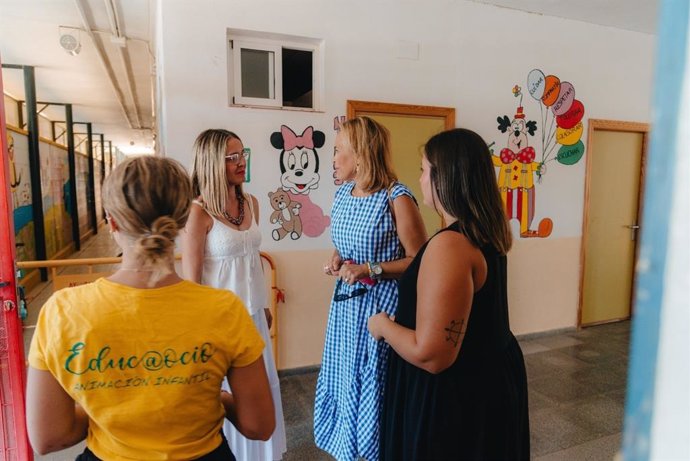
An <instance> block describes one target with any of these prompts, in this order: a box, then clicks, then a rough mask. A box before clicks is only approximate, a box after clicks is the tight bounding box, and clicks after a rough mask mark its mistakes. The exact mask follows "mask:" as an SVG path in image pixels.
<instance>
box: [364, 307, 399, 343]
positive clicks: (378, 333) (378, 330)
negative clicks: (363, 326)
mask: <svg viewBox="0 0 690 461" xmlns="http://www.w3.org/2000/svg"><path fill="white" fill-rule="evenodd" d="M394 320H395V316H394V315H391V316H390V317H389V316H388V314H386V313H385V312H379V313H378V314H374V315H372V316H371V317H369V320H368V321H367V328H368V329H369V333H371V336H373V337H374V339H375V340H376V341H381V340H382V339H383V325H385V323H386V322H391V321H394Z"/></svg>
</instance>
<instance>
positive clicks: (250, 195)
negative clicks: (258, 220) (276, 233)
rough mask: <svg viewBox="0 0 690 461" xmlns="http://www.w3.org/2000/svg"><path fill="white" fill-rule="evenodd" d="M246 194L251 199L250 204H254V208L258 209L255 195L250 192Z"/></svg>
mask: <svg viewBox="0 0 690 461" xmlns="http://www.w3.org/2000/svg"><path fill="white" fill-rule="evenodd" d="M247 195H248V196H249V198H250V199H251V201H252V205H254V209H255V210H258V209H259V200H258V199H257V198H256V197H255V196H253V195H252V194H247Z"/></svg>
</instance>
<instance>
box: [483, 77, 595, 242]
mask: <svg viewBox="0 0 690 461" xmlns="http://www.w3.org/2000/svg"><path fill="white" fill-rule="evenodd" d="M527 91H528V92H529V94H530V96H531V97H532V98H534V99H535V100H536V101H537V102H538V103H539V109H540V113H541V118H540V119H539V120H538V121H537V120H526V117H527V116H526V114H525V112H524V107H523V105H522V98H523V94H522V88H521V87H519V86H518V85H515V86H514V87H513V96H515V97H516V98H517V97H519V98H520V102H519V104H518V107H517V110H516V112H515V115H514V116H513V118H512V120H511V118H509V117H508V116H507V115H504V116H502V117H501V116H499V117H498V118H497V119H496V121H497V122H498V130H499V131H501V133H506V134H507V135H508V142H507V146H506V147H504V148H503V149H501V150H500V153H499V155H496V154H493V149H492V154H493V155H492V157H493V163H494V165H495V166H496V167H498V168H499V171H498V185H499V188H500V190H501V198H502V199H503V203H504V205H505V207H506V214H507V215H508V218H509V219H517V220H518V221H519V222H520V237H523V238H529V237H541V238H545V237H548V236H549V235H551V231H552V230H553V221H552V220H551V219H550V218H543V219H541V220H540V221H539V224H538V226H537V229H533V228H532V221H533V219H534V215H535V203H536V191H535V184H534V175H536V177H537V183H540V182H541V179H542V175H544V174H545V173H546V164H547V163H548V162H552V161H554V160H555V161H557V162H558V163H560V164H562V165H574V164H576V163H577V162H578V161H579V160H580V159H581V158H582V156H583V155H584V152H585V146H584V144H583V143H582V141H581V140H580V138H581V137H582V133H583V131H584V128H583V125H582V117H583V116H584V114H585V108H584V106H583V104H582V102H580V101H578V100H577V99H575V87H574V86H573V85H572V84H571V83H569V82H561V80H560V79H559V78H558V77H556V76H555V75H544V73H543V72H542V71H541V70H539V69H534V70H532V71H531V72H530V73H529V74H528V75H527ZM538 122H540V123H541V129H539V128H538V125H537V123H538ZM537 131H539V134H537ZM535 135H536V136H537V138H536V139H540V138H541V156H540V159H539V160H537V152H536V150H535V148H534V146H530V145H529V136H531V137H533V136H535ZM492 145H493V143H492ZM489 147H491V146H489Z"/></svg>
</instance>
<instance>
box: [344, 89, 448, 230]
mask: <svg viewBox="0 0 690 461" xmlns="http://www.w3.org/2000/svg"><path fill="white" fill-rule="evenodd" d="M347 115H348V118H352V117H354V116H358V115H366V116H368V117H371V118H373V119H374V120H376V121H377V122H379V123H381V124H382V125H383V126H385V127H386V128H388V130H389V131H390V134H391V150H392V157H393V158H392V159H393V166H394V168H395V172H396V173H397V175H398V180H399V181H400V182H402V183H403V184H405V185H406V186H407V187H409V188H410V190H411V191H412V193H413V194H414V196H415V198H416V199H417V202H418V203H419V209H420V211H421V212H422V219H423V220H424V225H425V227H426V232H427V235H429V236H432V235H433V234H434V233H435V232H436V231H437V230H439V229H440V228H441V225H442V223H441V218H440V216H439V215H438V214H437V213H436V212H435V211H434V210H432V209H431V208H429V207H427V206H424V204H423V203H422V200H423V196H422V190H421V188H420V186H419V176H420V174H421V171H420V168H421V161H422V150H423V147H424V144H425V143H426V141H427V140H428V139H429V138H430V137H431V136H433V135H435V134H436V133H439V132H441V131H443V130H447V129H450V128H453V127H454V126H455V109H453V108H447V107H431V106H412V105H406V104H387V103H377V102H366V101H348V112H347Z"/></svg>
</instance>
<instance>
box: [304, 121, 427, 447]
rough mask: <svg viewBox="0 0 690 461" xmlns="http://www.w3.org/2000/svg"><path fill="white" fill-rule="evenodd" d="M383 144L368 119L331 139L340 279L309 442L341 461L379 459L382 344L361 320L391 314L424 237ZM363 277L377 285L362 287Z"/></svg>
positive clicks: (332, 269) (334, 266) (333, 264)
mask: <svg viewBox="0 0 690 461" xmlns="http://www.w3.org/2000/svg"><path fill="white" fill-rule="evenodd" d="M388 145H389V143H388V133H387V130H386V129H385V128H383V127H382V126H381V125H379V124H378V123H376V122H375V121H373V120H372V119H369V118H367V117H358V118H356V119H353V120H349V121H347V122H345V123H344V124H343V126H342V127H341V131H340V133H339V134H338V136H337V137H336V154H335V157H334V168H335V170H336V175H337V176H338V177H339V178H340V179H342V180H344V181H349V182H347V183H346V184H344V185H343V186H341V187H340V188H339V189H338V191H337V192H336V195H335V200H334V202H333V207H332V210H331V219H332V221H331V237H332V240H333V244H334V246H335V252H334V256H333V259H332V261H330V262H328V263H327V264H326V266H325V267H324V271H325V272H326V273H327V274H329V275H335V276H337V277H338V279H337V281H336V284H335V289H334V299H333V300H332V301H331V306H330V313H329V316H328V325H327V327H326V341H325V346H324V352H323V359H322V363H321V371H320V373H319V378H318V382H317V385H316V402H315V407H314V436H315V440H316V445H317V446H318V447H319V448H321V449H323V450H325V451H327V452H328V453H330V454H331V455H333V456H334V457H335V458H336V459H338V460H340V461H349V460H356V459H359V458H364V459H367V460H376V459H378V450H379V415H380V409H381V402H382V390H383V388H384V382H383V377H384V374H385V369H386V356H387V352H388V346H387V345H386V344H385V343H384V342H377V341H375V340H374V339H373V338H372V337H371V335H369V334H368V331H367V319H368V318H369V317H370V316H371V315H373V314H375V313H377V312H386V313H388V314H394V312H395V308H396V306H397V304H398V286H397V281H396V280H395V278H397V277H398V276H399V275H400V274H401V273H402V272H403V271H404V270H405V268H406V267H407V266H408V265H409V263H410V261H411V258H412V257H414V255H415V254H416V252H417V250H418V249H419V247H420V246H421V245H422V244H423V243H424V241H425V239H426V233H425V232H424V226H423V224H422V219H421V215H420V213H419V210H418V208H417V206H416V202H415V201H414V198H413V196H412V194H411V192H410V191H409V189H408V188H407V187H405V186H404V185H402V184H400V183H398V182H395V174H394V173H393V172H392V169H391V168H390V160H389V155H390V154H389V150H388ZM382 171H383V173H384V174H381V172H382ZM367 172H368V173H369V174H368V176H370V177H369V178H367V177H366V176H367V174H366V173H367ZM363 176H364V177H363ZM377 176H378V178H377ZM377 180H378V181H377ZM388 180H390V181H389V182H385V181H388ZM377 182H378V183H379V184H377ZM372 185H373V187H372ZM367 186H369V187H367ZM391 211H393V213H391ZM377 267H380V268H381V269H382V273H376V272H377V271H376V268H377ZM367 277H371V278H374V279H376V281H377V283H376V284H375V285H373V286H371V285H367V284H365V283H362V281H363V280H364V281H365V282H366V278H367ZM363 289H366V291H365V292H364V293H363V294H361V295H359V296H353V297H349V298H347V299H343V300H341V301H336V300H335V298H336V295H340V296H338V297H343V298H346V297H347V296H348V295H351V294H355V293H359V292H362V291H364V290H363Z"/></svg>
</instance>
